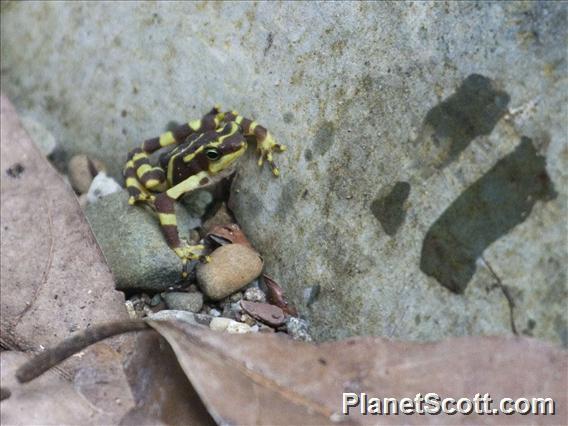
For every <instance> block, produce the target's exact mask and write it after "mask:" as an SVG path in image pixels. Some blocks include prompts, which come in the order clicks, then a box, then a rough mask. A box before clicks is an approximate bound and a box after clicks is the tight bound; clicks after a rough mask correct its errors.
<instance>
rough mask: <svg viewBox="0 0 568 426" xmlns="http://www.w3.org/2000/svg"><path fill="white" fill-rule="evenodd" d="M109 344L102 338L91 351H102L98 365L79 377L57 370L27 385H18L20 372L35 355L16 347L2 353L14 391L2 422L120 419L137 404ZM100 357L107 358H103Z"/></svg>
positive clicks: (5, 377) (5, 379) (5, 380)
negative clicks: (17, 379) (72, 380)
mask: <svg viewBox="0 0 568 426" xmlns="http://www.w3.org/2000/svg"><path fill="white" fill-rule="evenodd" d="M111 352H114V351H113V350H112V349H111V348H110V347H108V345H105V344H104V343H98V344H96V345H94V346H92V347H91V348H90V351H89V353H91V354H97V355H95V356H98V357H99V361H98V364H97V367H96V368H92V369H83V370H80V371H81V374H79V375H78V377H77V378H76V380H75V381H74V382H70V381H67V380H65V378H63V377H61V375H59V374H56V373H55V371H50V372H48V373H47V374H45V375H43V376H42V377H40V378H38V379H36V380H34V381H33V382H31V383H27V384H25V385H21V384H18V383H17V382H16V380H15V377H14V372H15V370H16V368H17V367H19V366H20V365H21V364H22V363H23V362H25V361H26V360H28V358H29V355H27V354H24V353H22V352H16V351H3V352H2V353H0V363H1V366H2V368H0V373H1V381H2V386H6V387H7V388H8V389H10V391H11V393H12V394H11V396H10V397H9V398H8V399H6V400H4V401H2V403H1V404H2V409H1V410H0V424H3V425H39V424H41V425H50V424H53V425H62V424H67V425H78V424H118V422H119V421H120V419H121V418H122V417H123V416H124V414H125V412H126V411H127V410H128V409H129V408H130V407H131V406H132V405H133V404H132V401H131V397H130V389H129V387H128V382H127V381H126V378H125V377H124V373H123V372H122V370H121V369H117V368H116V367H117V366H120V363H116V362H114V361H115V360H114V359H112V357H116V356H117V354H116V353H113V355H112V356H111V358H110V359H109V353H111ZM100 357H103V358H106V360H101V359H100Z"/></svg>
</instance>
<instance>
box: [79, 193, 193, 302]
mask: <svg viewBox="0 0 568 426" xmlns="http://www.w3.org/2000/svg"><path fill="white" fill-rule="evenodd" d="M85 213H86V215H87V219H88V220H89V223H90V224H91V227H92V228H93V233H94V234H95V237H96V238H97V242H98V243H99V245H100V246H101V249H102V251H103V253H104V255H105V257H106V259H107V262H108V264H109V266H110V268H111V270H112V273H113V275H114V278H115V281H116V288H117V289H119V290H129V291H133V290H135V291H150V292H160V291H164V290H166V289H168V288H169V287H170V286H172V285H174V284H175V283H176V282H178V281H179V280H180V279H181V272H182V263H181V260H180V258H179V257H177V255H176V254H175V253H174V251H173V250H171V249H170V248H169V247H168V245H167V244H166V240H165V239H164V236H163V235H162V232H161V230H160V226H159V222H158V218H157V217H156V215H155V214H153V212H152V211H150V210H149V209H147V208H144V207H142V206H139V205H136V206H129V205H128V194H127V193H126V191H121V192H116V193H114V194H111V195H107V196H106V197H103V198H101V199H100V200H99V201H97V202H95V203H92V204H87V207H86V209H85ZM176 213H177V218H178V226H179V232H180V236H181V237H185V238H187V236H188V235H189V229H191V226H192V225H193V226H198V225H199V223H200V222H199V221H198V220H196V219H192V218H191V216H189V214H188V212H187V210H186V209H184V208H183V207H182V206H181V205H177V206H176Z"/></svg>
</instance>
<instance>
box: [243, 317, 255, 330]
mask: <svg viewBox="0 0 568 426" xmlns="http://www.w3.org/2000/svg"><path fill="white" fill-rule="evenodd" d="M241 322H244V323H245V324H248V325H250V326H251V327H252V326H254V325H256V320H255V319H254V318H253V317H251V316H250V315H249V314H242V315H241Z"/></svg>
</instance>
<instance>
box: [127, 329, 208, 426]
mask: <svg viewBox="0 0 568 426" xmlns="http://www.w3.org/2000/svg"><path fill="white" fill-rule="evenodd" d="M125 370H126V375H127V376H128V379H129V381H130V385H131V388H132V393H133V395H134V398H135V400H136V407H135V408H133V409H132V410H131V411H130V412H129V413H127V414H126V416H125V417H124V418H123V419H122V421H121V424H123V425H127V424H132V425H140V424H154V425H155V424H160V423H162V424H172V425H213V424H215V422H214V421H213V419H212V418H211V416H210V415H209V413H208V412H207V409H206V408H205V406H204V405H203V402H201V399H200V398H199V396H198V395H197V393H196V392H195V389H193V386H192V385H191V383H190V382H189V380H188V379H187V377H186V376H185V374H184V372H183V370H182V369H181V367H180V365H179V364H178V362H177V360H176V356H175V354H174V353H173V351H172V349H171V347H170V346H169V344H168V343H167V342H166V341H165V340H164V338H163V337H161V336H160V335H159V334H158V333H139V334H138V336H137V338H136V344H135V346H134V348H133V351H132V354H131V356H129V357H128V360H127V362H126V363H125Z"/></svg>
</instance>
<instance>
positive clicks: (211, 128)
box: [123, 107, 286, 275]
mask: <svg viewBox="0 0 568 426" xmlns="http://www.w3.org/2000/svg"><path fill="white" fill-rule="evenodd" d="M246 136H250V137H251V138H252V139H254V140H256V144H257V148H256V150H257V153H258V154H259V159H258V165H259V166H262V164H263V162H264V160H266V161H267V163H268V164H269V166H270V168H271V170H272V173H273V174H274V176H278V175H279V171H278V168H277V167H276V165H275V164H274V161H273V158H272V155H273V153H276V152H283V151H284V150H285V149H286V148H285V147H284V146H283V145H280V144H278V143H276V142H275V140H274V139H273V137H272V135H271V134H270V133H269V132H268V131H267V130H266V129H265V128H264V127H262V126H261V125H259V124H257V123H256V122H255V121H252V120H249V119H248V118H244V117H242V116H241V115H239V114H238V113H237V112H236V111H231V112H221V109H220V108H219V107H215V108H213V109H212V110H211V111H210V112H209V113H208V114H206V115H205V116H204V117H203V118H202V119H201V120H193V121H190V122H188V123H186V124H183V125H181V126H179V127H177V128H176V129H175V130H173V131H169V132H166V133H164V134H162V135H161V136H159V137H155V138H152V139H148V140H146V141H145V142H144V143H143V144H142V147H140V148H136V149H133V150H132V151H130V153H129V154H128V158H127V162H126V164H125V166H124V171H123V173H124V178H125V181H126V182H125V183H126V188H127V190H128V193H129V195H130V198H129V200H128V203H129V204H130V205H133V204H135V203H138V202H142V203H146V204H148V205H150V206H151V207H152V208H153V209H154V210H155V211H156V212H157V214H158V219H159V221H160V227H161V229H162V232H163V234H164V237H165V239H166V242H167V243H168V245H169V246H170V248H172V249H173V250H174V251H175V253H176V254H177V255H178V256H179V257H180V258H181V260H182V262H183V264H185V263H187V261H188V260H195V259H199V260H201V261H203V262H207V261H208V260H209V258H208V257H207V256H203V255H202V252H203V249H204V247H203V246H202V245H188V244H187V243H182V241H181V239H180V237H179V234H178V228H177V223H176V215H175V209H174V204H175V200H177V199H178V198H180V197H181V196H182V195H184V194H187V193H189V192H191V191H194V190H196V189H198V188H204V187H206V186H209V185H211V184H213V183H215V182H217V181H219V180H220V179H221V178H223V177H225V176H228V175H229V174H230V173H232V171H233V166H234V164H235V161H236V160H237V159H239V158H240V157H241V156H242V155H243V154H244V152H245V151H246V149H247V139H246V138H245V137H246ZM172 145H173V146H174V148H173V149H172V150H171V151H169V152H165V153H164V154H162V155H161V157H160V160H159V165H152V164H150V159H149V154H151V153H153V152H155V151H158V150H159V149H161V148H164V147H168V146H172ZM184 275H185V273H184Z"/></svg>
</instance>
